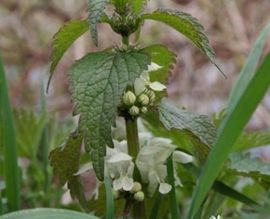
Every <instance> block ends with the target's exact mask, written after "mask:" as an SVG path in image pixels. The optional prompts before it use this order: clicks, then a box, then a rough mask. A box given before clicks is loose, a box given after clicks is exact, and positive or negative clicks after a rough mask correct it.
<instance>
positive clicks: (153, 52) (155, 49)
mask: <svg viewBox="0 0 270 219" xmlns="http://www.w3.org/2000/svg"><path fill="white" fill-rule="evenodd" d="M143 50H144V51H145V52H147V53H148V54H149V55H150V57H151V61H152V62H155V63H157V64H158V65H160V66H162V68H161V69H159V70H157V71H154V72H151V74H150V77H151V81H159V82H161V83H166V82H167V80H168V76H169V74H170V71H171V69H172V67H173V64H174V63H175V61H176V60H175V58H176V54H174V53H173V52H172V51H170V50H169V49H168V48H167V47H166V46H164V45H152V46H149V47H146V48H144V49H143Z"/></svg>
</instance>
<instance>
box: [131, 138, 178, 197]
mask: <svg viewBox="0 0 270 219" xmlns="http://www.w3.org/2000/svg"><path fill="white" fill-rule="evenodd" d="M145 143H148V144H147V145H145V144H144V145H145V146H144V147H142V148H141V150H140V151H139V154H138V156H137V159H136V165H137V167H138V169H139V171H140V173H141V176H142V180H143V181H144V182H146V183H149V185H148V192H149V195H153V193H154V192H155V190H156V189H157V187H158V185H159V192H160V193H162V194H166V193H168V192H169V191H170V190H171V185H170V184H168V183H165V178H166V176H167V167H166V165H165V163H166V160H167V158H168V157H169V156H170V155H171V154H172V152H173V151H174V149H175V146H174V145H172V144H171V141H170V140H169V139H165V138H153V139H150V140H148V142H146V141H145Z"/></svg>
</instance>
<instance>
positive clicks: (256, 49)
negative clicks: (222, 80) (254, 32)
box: [228, 23, 270, 105]
mask: <svg viewBox="0 0 270 219" xmlns="http://www.w3.org/2000/svg"><path fill="white" fill-rule="evenodd" d="M269 33H270V23H269V24H268V25H266V27H265V28H264V29H263V30H262V31H261V33H260V36H259V37H258V39H257V40H256V42H255V45H254V46H253V48H252V50H251V52H250V55H249V56H248V58H247V61H246V64H245V66H244V67H243V68H242V70H241V72H240V75H239V79H238V80H237V81H236V83H235V84H234V86H233V89H232V91H231V93H230V97H229V101H228V102H229V103H230V104H232V105H233V104H234V105H235V104H237V101H238V99H239V96H241V95H242V93H244V91H245V90H246V89H247V87H248V86H249V82H250V81H251V80H252V78H253V77H254V74H255V73H256V69H257V67H258V64H259V61H260V58H261V56H262V53H263V49H264V46H265V43H266V42H267V39H268V36H269Z"/></svg>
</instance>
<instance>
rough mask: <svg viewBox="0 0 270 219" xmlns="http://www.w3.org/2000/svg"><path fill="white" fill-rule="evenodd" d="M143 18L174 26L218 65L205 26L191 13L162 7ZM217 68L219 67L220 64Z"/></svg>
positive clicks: (144, 15)
mask: <svg viewBox="0 0 270 219" xmlns="http://www.w3.org/2000/svg"><path fill="white" fill-rule="evenodd" d="M142 19H143V20H146V19H150V20H155V21H159V22H162V23H164V24H167V25H168V26H170V27H172V28H174V29H175V30H177V31H178V32H180V33H182V34H183V35H185V36H186V37H187V38H188V39H190V40H191V41H192V42H193V43H194V44H195V45H196V46H197V47H198V48H199V49H200V50H201V51H202V52H203V53H204V54H205V55H207V57H208V58H209V60H210V61H211V62H212V63H213V64H214V65H216V63H215V53H214V50H213V49H212V47H211V46H210V44H209V40H208V38H207V36H206V34H205V32H204V28H203V26H202V25H201V24H200V23H199V21H198V20H197V19H196V18H194V17H192V16H191V15H190V14H187V13H184V12H180V11H175V10H169V9H167V10H164V9H160V10H157V11H154V12H152V13H150V14H148V13H147V14H143V15H142ZM216 66H217V65H216ZM217 68H218V69H219V67H218V66H217ZM219 70H220V69H219Z"/></svg>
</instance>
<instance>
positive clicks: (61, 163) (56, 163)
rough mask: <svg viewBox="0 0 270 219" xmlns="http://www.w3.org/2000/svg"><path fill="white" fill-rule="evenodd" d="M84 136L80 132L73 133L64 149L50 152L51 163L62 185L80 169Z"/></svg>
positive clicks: (60, 148)
mask: <svg viewBox="0 0 270 219" xmlns="http://www.w3.org/2000/svg"><path fill="white" fill-rule="evenodd" d="M81 144H82V135H81V134H80V133H79V131H78V130H76V131H75V132H73V133H71V134H70V136H69V138H68V139H67V142H66V143H65V144H64V146H63V147H59V148H56V149H54V150H52V151H51V152H50V156H49V159H50V163H51V166H52V167H53V171H54V174H55V175H56V176H58V178H59V181H60V184H61V185H64V184H65V183H66V182H67V181H68V180H69V179H70V178H71V177H73V174H74V173H76V172H77V171H78V169H79V159H80V153H81Z"/></svg>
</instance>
